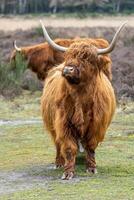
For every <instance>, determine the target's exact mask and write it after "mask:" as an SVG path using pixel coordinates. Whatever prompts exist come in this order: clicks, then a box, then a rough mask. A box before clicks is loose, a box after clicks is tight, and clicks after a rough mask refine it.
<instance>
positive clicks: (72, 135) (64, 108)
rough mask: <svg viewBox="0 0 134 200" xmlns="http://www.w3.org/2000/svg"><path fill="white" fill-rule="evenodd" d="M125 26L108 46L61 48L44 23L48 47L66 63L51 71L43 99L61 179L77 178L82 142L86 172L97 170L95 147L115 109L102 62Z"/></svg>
mask: <svg viewBox="0 0 134 200" xmlns="http://www.w3.org/2000/svg"><path fill="white" fill-rule="evenodd" d="M123 26H124V24H123V25H122V26H121V27H120V28H119V29H118V31H117V32H116V34H115V37H114V38H113V40H112V42H111V44H110V45H109V46H108V47H107V48H103V49H98V48H96V47H95V46H94V45H93V44H92V43H91V44H89V43H88V44H87V43H86V42H83V41H82V42H75V43H73V44H72V45H71V46H70V47H69V48H65V47H61V46H59V45H57V44H56V43H55V42H53V41H52V40H51V39H50V37H49V36H48V34H47V32H46V29H45V27H44V26H43V24H42V28H43V31H44V35H45V37H46V40H47V41H48V42H49V44H50V45H51V46H52V47H53V48H54V49H57V50H59V51H63V52H65V62H64V63H62V64H61V65H59V66H58V67H56V68H53V69H52V70H50V71H49V73H48V75H47V78H46V80H45V86H44V91H43V95H42V100H41V108H42V116H43V120H44V123H45V126H46V128H47V130H48V131H49V132H50V133H51V135H52V138H53V140H54V143H55V146H56V150H57V155H56V166H57V167H58V166H64V174H63V176H62V179H67V180H68V179H71V178H72V177H73V176H74V170H75V159H76V155H77V151H78V147H79V143H81V144H82V146H83V148H84V150H85V152H86V167H87V172H92V173H95V172H96V162H95V149H96V147H97V146H98V144H99V143H100V142H102V140H103V139H104V136H105V133H106V130H107V128H108V126H109V124H110V122H111V119H112V117H113V114H114V111H115V107H116V100H115V95H114V90H113V87H112V85H111V83H110V81H109V80H108V78H107V76H106V75H105V73H104V72H103V70H102V68H103V65H102V64H103V63H105V55H106V54H108V53H110V52H111V51H112V50H113V49H114V47H115V43H116V41H117V38H118V35H119V33H120V31H121V29H122V28H123Z"/></svg>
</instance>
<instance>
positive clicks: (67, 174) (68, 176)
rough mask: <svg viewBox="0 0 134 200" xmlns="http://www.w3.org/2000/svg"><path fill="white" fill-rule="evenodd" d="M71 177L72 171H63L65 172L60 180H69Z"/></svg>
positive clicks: (72, 175)
mask: <svg viewBox="0 0 134 200" xmlns="http://www.w3.org/2000/svg"><path fill="white" fill-rule="evenodd" d="M73 177H74V173H73V172H65V173H63V175H62V177H61V179H62V180H71V179H72V178H73Z"/></svg>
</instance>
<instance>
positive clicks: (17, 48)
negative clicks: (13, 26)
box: [13, 40, 21, 52]
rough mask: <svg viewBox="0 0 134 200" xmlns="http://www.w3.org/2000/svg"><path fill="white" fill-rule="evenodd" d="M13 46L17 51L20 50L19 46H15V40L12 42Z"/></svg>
mask: <svg viewBox="0 0 134 200" xmlns="http://www.w3.org/2000/svg"><path fill="white" fill-rule="evenodd" d="M13 46H14V48H15V50H16V51H19V52H20V51H21V48H19V47H17V45H16V40H15V41H14V42H13Z"/></svg>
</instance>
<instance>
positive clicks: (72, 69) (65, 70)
mask: <svg viewBox="0 0 134 200" xmlns="http://www.w3.org/2000/svg"><path fill="white" fill-rule="evenodd" d="M73 71H74V68H73V67H71V66H65V67H64V69H63V74H64V75H66V74H70V73H72V72H73Z"/></svg>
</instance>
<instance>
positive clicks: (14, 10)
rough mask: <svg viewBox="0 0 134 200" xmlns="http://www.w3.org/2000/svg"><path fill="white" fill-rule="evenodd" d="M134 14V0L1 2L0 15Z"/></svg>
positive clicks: (7, 0)
mask: <svg viewBox="0 0 134 200" xmlns="http://www.w3.org/2000/svg"><path fill="white" fill-rule="evenodd" d="M74 11H75V12H88V11H92V12H106V13H119V12H131V13H132V12H134V1H133V0H82V1H81V0H75V1H74V0H38V1H37V0H1V1H0V13H3V14H8V13H9V14H10V13H11V14H24V13H40V12H46V13H48V12H51V13H57V12H74Z"/></svg>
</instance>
